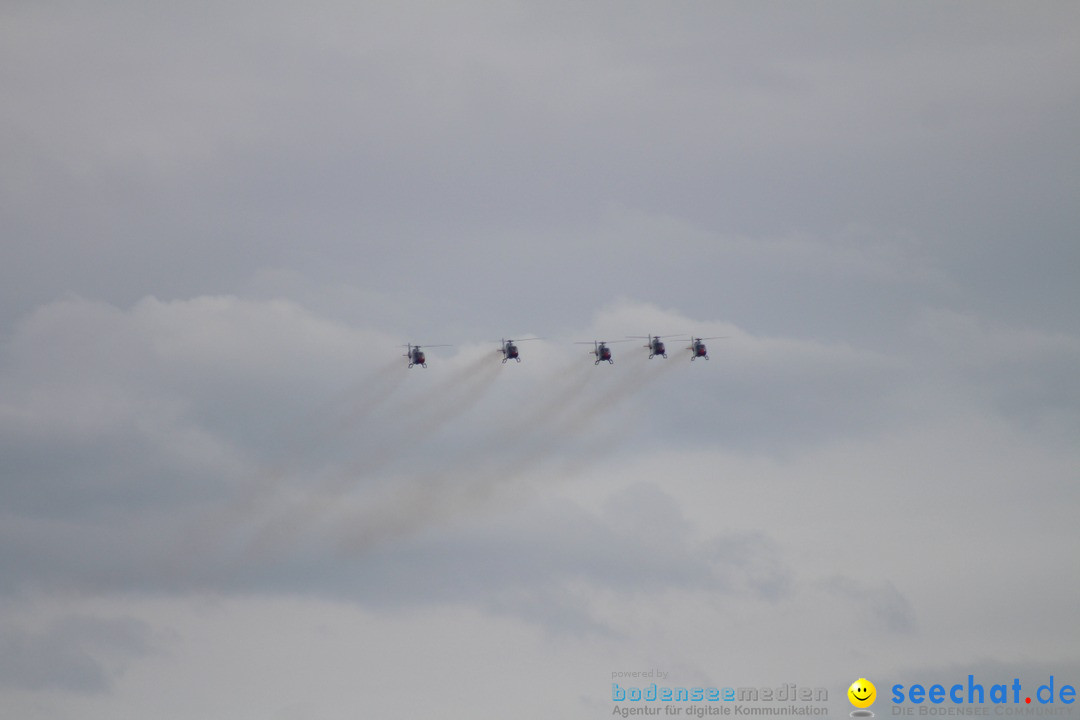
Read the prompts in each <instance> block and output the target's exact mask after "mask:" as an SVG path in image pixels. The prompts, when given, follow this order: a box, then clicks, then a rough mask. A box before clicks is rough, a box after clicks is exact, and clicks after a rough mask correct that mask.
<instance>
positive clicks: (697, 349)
mask: <svg viewBox="0 0 1080 720" xmlns="http://www.w3.org/2000/svg"><path fill="white" fill-rule="evenodd" d="M665 337H675V335H631V336H630V337H628V338H626V339H624V340H588V341H583V342H578V343H575V344H576V345H592V346H593V349H592V351H591V352H592V354H593V355H594V356H595V357H596V360H595V362H593V365H599V364H600V363H602V362H604V361H607V363H608V364H609V365H614V364H615V359H614V358H613V357H612V354H611V348H610V347H608V346H609V345H613V344H615V343H621V342H628V341H630V340H635V339H639V340H648V344H646V345H645V346H644V347H645V348H647V349H648V350H649V359H650V360H652V359H653V358H654V357H656V356H657V355H659V356H660V357H663V358H666V357H667V356H668V355H667V347H666V346H665V345H664V342H663V340H662V338H665ZM726 337H728V336H727V335H713V336H712V337H704V338H702V337H694V336H692V335H691V336H690V344H689V345H687V346H686V349H687V350H689V351H690V361H691V362H693V361H694V360H697V359H698V358H704V359H706V360H708V359H709V350H708V348H707V347H706V345H705V341H706V340H720V339H723V338H726ZM529 340H540V338H538V337H529V338H522V339H521V340H517V341H515V340H507V339H503V340H502V341H500V343H499V349H498V352H500V353H502V356H503V359H502V361H503V364H504V365H505V364H506V361H507V360H515V361H517V362H521V351H519V350H518V346H517V343H519V342H526V341H529ZM403 347H405V348H407V350H406V352H405V355H404V357H406V358H408V359H409V367H410V368H411V367H412V366H414V365H419V366H420V367H424V368H426V367H427V356H426V355H425V354H424V351H423V350H421V349H420V346H419V345H413V344H412V343H409V344H407V345H404V346H403ZM424 347H429V348H433V347H451V346H450V345H425V346H424Z"/></svg>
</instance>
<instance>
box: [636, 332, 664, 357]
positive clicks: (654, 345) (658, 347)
mask: <svg viewBox="0 0 1080 720" xmlns="http://www.w3.org/2000/svg"><path fill="white" fill-rule="evenodd" d="M630 337H631V338H634V339H636V340H648V341H649V344H648V345H646V346H645V347H647V348H649V359H650V360H652V359H653V358H654V357H656V356H657V355H659V356H661V357H665V358H666V357H667V348H665V347H664V343H663V342H661V341H660V338H662V337H672V336H671V335H630Z"/></svg>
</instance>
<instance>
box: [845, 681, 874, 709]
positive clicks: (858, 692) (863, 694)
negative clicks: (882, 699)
mask: <svg viewBox="0 0 1080 720" xmlns="http://www.w3.org/2000/svg"><path fill="white" fill-rule="evenodd" d="M847 696H848V700H850V701H851V704H852V705H854V706H855V707H857V708H868V707H870V706H871V705H873V704H874V699H875V698H876V697H877V688H875V687H874V683H872V682H870V681H869V680H867V679H866V678H859V679H858V680H856V681H855V682H853V683H851V687H849V688H848V689H847Z"/></svg>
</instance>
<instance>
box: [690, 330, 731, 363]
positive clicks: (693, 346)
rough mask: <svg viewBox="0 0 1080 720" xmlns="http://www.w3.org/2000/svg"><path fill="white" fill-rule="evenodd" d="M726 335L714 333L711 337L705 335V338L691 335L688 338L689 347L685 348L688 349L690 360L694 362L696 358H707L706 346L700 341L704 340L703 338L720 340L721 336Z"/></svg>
mask: <svg viewBox="0 0 1080 720" xmlns="http://www.w3.org/2000/svg"><path fill="white" fill-rule="evenodd" d="M726 337H727V335H714V336H712V337H707V338H696V337H691V338H690V345H689V347H687V348H686V349H687V350H689V351H690V362H694V361H695V360H697V359H698V358H705V359H706V360H708V359H709V349H708V348H707V347H705V343H704V342H702V341H704V340H722V339H723V338H726Z"/></svg>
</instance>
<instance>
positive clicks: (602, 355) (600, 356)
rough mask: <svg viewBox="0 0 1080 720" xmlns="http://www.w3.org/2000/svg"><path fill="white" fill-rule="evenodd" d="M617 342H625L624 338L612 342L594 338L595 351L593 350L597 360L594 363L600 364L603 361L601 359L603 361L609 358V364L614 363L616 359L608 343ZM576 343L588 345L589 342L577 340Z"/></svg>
mask: <svg viewBox="0 0 1080 720" xmlns="http://www.w3.org/2000/svg"><path fill="white" fill-rule="evenodd" d="M617 342H623V341H622V340H613V341H612V342H611V343H608V342H606V341H604V340H593V351H592V352H593V355H595V356H596V362H594V363H593V365H599V364H600V363H601V361H603V360H607V361H608V364H609V365H614V364H615V361H614V360H612V359H611V348H609V347H608V345H609V344H614V343H617ZM574 344H575V345H588V344H589V343H588V342H577V343H574Z"/></svg>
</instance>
